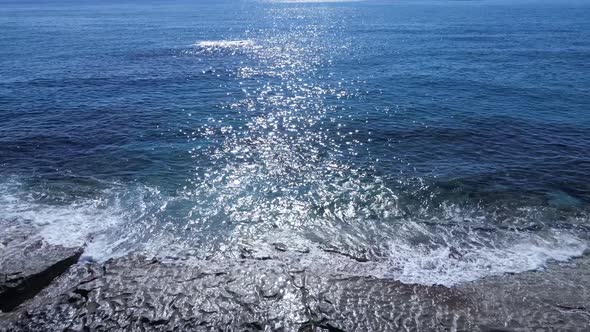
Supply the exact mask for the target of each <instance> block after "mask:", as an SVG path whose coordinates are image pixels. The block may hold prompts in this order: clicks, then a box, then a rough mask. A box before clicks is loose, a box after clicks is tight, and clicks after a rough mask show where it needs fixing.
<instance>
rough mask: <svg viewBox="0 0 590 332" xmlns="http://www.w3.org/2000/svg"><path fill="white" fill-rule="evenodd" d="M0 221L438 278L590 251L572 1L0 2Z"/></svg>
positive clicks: (162, 250)
mask: <svg viewBox="0 0 590 332" xmlns="http://www.w3.org/2000/svg"><path fill="white" fill-rule="evenodd" d="M0 218H2V219H10V220H14V222H19V221H23V220H29V221H32V222H34V223H36V224H39V225H40V226H41V227H42V228H43V236H44V237H45V239H46V240H47V241H50V242H52V243H57V244H64V245H72V244H82V243H84V244H85V245H86V252H85V254H84V259H88V260H98V261H101V260H105V259H108V258H111V257H117V256H121V255H126V254H138V253H141V254H145V255H155V256H158V257H162V258H166V257H190V258H194V259H211V260H221V259H235V260H238V259H241V258H244V257H255V258H256V257H259V258H260V257H262V258H265V257H266V256H265V255H267V256H268V255H271V256H272V255H273V253H274V252H276V251H277V250H279V251H281V252H287V253H292V255H293V257H295V258H294V259H298V260H299V261H300V262H305V264H308V265H309V266H311V267H316V268H323V269H326V270H327V271H335V270H338V271H341V272H343V273H350V274H352V275H371V276H376V277H383V278H392V279H396V280H400V281H402V282H407V283H422V284H443V285H454V284H457V283H461V282H466V281H471V280H477V279H480V278H484V277H486V276H491V275H498V274H503V273H518V272H522V271H526V270H534V269H542V268H543V267H544V266H546V265H547V264H551V263H552V262H556V261H568V260H570V259H571V258H574V257H578V256H581V255H583V254H584V252H585V251H586V250H587V249H588V248H589V246H590V2H587V1H569V2H568V1H498V0H493V1H492V0H490V1H486V0H482V1H444V0H440V1H409V0H407V1H406V0H402V1H371V0H369V1H348V2H346V1H334V0H332V1H311V0H307V1H297V0H291V1H274V0H268V1H254V0H250V1H248V0H243V1H239V0H235V1H218V0H215V1H213V0H202V1H201V0H194V1H187V0H182V1H179V0H177V1H139V0H137V1H129V0H123V1H112V0H106V1H98V0H96V1H87V0H85V1H69V0H60V1H41V0H30V1H16V0H14V1H6V0H0Z"/></svg>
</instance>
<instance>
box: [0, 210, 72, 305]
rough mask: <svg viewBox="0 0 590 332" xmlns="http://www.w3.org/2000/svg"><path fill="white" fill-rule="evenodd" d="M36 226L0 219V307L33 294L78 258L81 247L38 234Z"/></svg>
mask: <svg viewBox="0 0 590 332" xmlns="http://www.w3.org/2000/svg"><path fill="white" fill-rule="evenodd" d="M37 232H38V229H37V228H36V227H34V226H33V225H31V224H30V223H27V222H24V221H19V220H1V221H0V244H1V247H0V311H2V312H8V311H11V310H13V309H14V308H16V307H17V306H18V305H20V304H21V303H23V302H24V301H26V300H28V299H30V298H32V297H34V296H35V295H36V294H37V293H39V291H41V290H42V289H43V288H44V287H46V286H47V285H49V284H50V283H51V281H52V280H53V279H54V278H55V277H57V276H59V275H61V274H62V273H64V272H65V271H66V270H67V269H68V268H69V267H70V266H72V265H73V264H75V263H76V262H77V261H78V258H79V257H80V255H81V254H82V251H83V250H82V248H65V247H62V246H55V245H50V244H48V243H46V242H45V241H43V240H41V239H40V238H39V237H37Z"/></svg>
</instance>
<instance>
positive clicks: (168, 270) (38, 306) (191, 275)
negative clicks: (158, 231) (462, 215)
mask: <svg viewBox="0 0 590 332" xmlns="http://www.w3.org/2000/svg"><path fill="white" fill-rule="evenodd" d="M0 227H1V229H0V273H1V279H0V310H1V311H2V313H0V331H129V330H131V331H176V330H178V331H209V330H224V331H274V330H279V331H554V330H564V331H587V329H588V326H590V290H589V288H588V285H590V259H589V258H588V257H587V256H586V257H582V258H578V259H575V260H573V261H572V262H569V263H563V264H557V263H556V264H551V265H550V267H549V268H547V269H546V270H544V271H534V272H526V273H521V274H515V275H504V276H498V277H491V278H487V279H484V280H480V281H477V282H472V283H466V284H462V285H459V286H456V287H443V286H424V285H409V284H403V283H400V282H397V281H394V280H389V279H377V278H370V277H358V276H350V275H344V274H339V273H332V272H330V271H325V272H323V273H319V272H318V271H310V270H306V269H301V268H300V267H298V266H295V265H293V264H290V263H289V261H285V260H281V259H274V258H273V257H265V258H264V259H260V258H256V257H243V258H240V259H235V260H231V261H229V260H222V261H214V260H210V261H209V260H202V261H196V262H192V263H191V264H185V263H182V262H181V261H174V260H170V259H169V260H165V261H161V260H157V259H150V258H146V257H140V256H129V257H122V258H117V259H111V260H109V261H107V262H104V263H96V262H81V261H80V260H79V258H80V256H81V254H82V252H83V248H64V247H61V246H54V245H51V244H48V243H46V242H45V241H43V240H42V239H41V238H40V237H39V236H38V234H37V229H36V227H35V226H33V225H31V224H28V223H26V222H22V221H18V222H17V221H12V222H11V221H1V222H0ZM279 249H280V251H281V252H284V251H285V250H287V249H286V248H277V250H279ZM298 254H299V255H305V253H298Z"/></svg>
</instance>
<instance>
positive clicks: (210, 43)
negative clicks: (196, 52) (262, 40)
mask: <svg viewBox="0 0 590 332" xmlns="http://www.w3.org/2000/svg"><path fill="white" fill-rule="evenodd" d="M255 45H256V44H255V43H254V41H252V40H248V39H244V40H203V41H199V42H196V43H195V44H194V45H193V46H195V47H198V48H202V49H205V50H209V51H214V50H239V49H247V48H252V47H254V46H255Z"/></svg>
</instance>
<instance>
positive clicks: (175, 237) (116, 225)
mask: <svg viewBox="0 0 590 332" xmlns="http://www.w3.org/2000/svg"><path fill="white" fill-rule="evenodd" d="M32 196H33V195H31V194H30V193H27V192H26V189H24V188H23V187H22V185H21V184H20V183H18V182H16V181H12V182H11V181H9V182H5V183H2V184H0V218H2V219H15V220H16V221H15V222H18V220H19V219H22V220H30V221H32V222H33V223H34V224H36V225H38V226H39V227H41V229H42V232H41V236H42V237H44V239H45V240H46V241H48V242H50V243H53V244H59V245H65V246H71V245H85V246H86V250H85V253H84V256H86V257H89V258H92V259H95V260H99V261H101V260H106V259H108V258H111V257H117V256H121V255H125V254H126V253H129V252H140V253H146V254H152V255H156V256H161V257H163V256H167V255H177V254H184V253H187V252H196V251H206V252H205V254H206V255H211V254H213V255H214V256H215V257H218V258H224V257H225V258H231V257H236V255H239V252H240V250H242V249H241V248H248V250H250V251H252V252H254V255H262V256H273V255H275V254H277V253H279V251H277V250H276V249H275V244H276V243H282V244H284V245H286V248H288V250H287V252H286V253H281V255H283V258H285V259H286V260H290V261H291V262H295V264H298V265H300V266H302V267H303V268H306V269H313V270H317V271H318V272H321V271H329V272H338V273H344V274H350V275H364V276H373V277H380V278H392V279H396V280H399V281H402V282H405V283H420V284H427V285H432V284H442V285H447V286H451V285H455V284H458V283H463V282H469V281H473V280H477V279H481V278H484V277H487V276H493V275H499V274H503V273H519V272H524V271H529V270H536V269H540V268H543V267H544V266H545V265H546V264H547V263H548V262H551V261H567V260H569V259H571V258H573V257H578V256H581V255H583V253H584V251H585V250H587V249H588V242H587V240H586V239H585V238H584V237H583V236H582V235H579V234H576V233H575V232H573V231H572V232H569V231H558V230H553V231H547V232H539V233H536V232H514V231H503V230H497V231H495V232H482V233H477V232H470V233H469V232H467V233H465V234H457V233H456V232H455V231H451V230H450V231H448V233H446V234H445V231H444V229H446V228H447V226H444V227H441V228H437V227H435V228H434V229H429V228H428V227H425V226H424V224H420V223H415V222H406V223H404V224H402V225H400V226H399V227H398V228H395V229H394V228H391V227H390V228H389V229H383V230H382V231H384V232H386V234H390V235H388V237H390V240H389V241H385V242H386V243H383V244H379V243H373V242H371V239H370V238H365V237H364V235H363V234H362V232H363V229H362V228H358V229H356V230H354V229H351V230H350V231H351V233H350V234H344V231H343V230H342V229H339V228H337V227H336V228H335V225H334V224H329V223H328V224H327V227H329V228H330V230H322V229H319V228H316V229H315V230H314V231H316V232H318V233H317V234H316V235H317V236H319V237H320V238H321V239H320V240H319V241H318V238H317V237H315V238H314V237H312V238H309V237H307V236H306V233H307V232H310V231H311V229H308V227H312V228H313V225H303V226H302V228H301V227H295V224H294V223H295V222H297V220H301V218H305V213H304V211H303V210H302V211H295V210H293V209H292V208H291V209H290V210H293V215H292V216H291V217H293V218H292V220H286V221H285V222H286V223H287V224H290V225H291V226H289V225H283V226H282V227H280V228H276V229H275V228H272V227H270V228H269V224H268V223H267V222H260V223H248V222H246V223H240V222H236V225H235V226H234V227H233V230H232V231H230V232H228V233H220V234H221V235H219V234H217V235H214V236H213V237H212V238H215V239H216V240H219V239H221V245H219V243H216V244H214V243H212V242H207V241H208V239H205V242H198V240H197V239H196V238H195V236H194V235H195V234H196V233H190V232H188V233H187V230H185V229H183V228H182V226H181V227H180V228H174V229H171V230H169V231H164V232H160V231H159V230H158V228H157V227H155V225H156V224H157V223H158V222H160V220H159V218H160V215H158V213H159V212H161V211H162V210H166V209H167V204H168V203H169V202H173V201H171V200H170V199H169V198H168V199H165V198H162V196H161V194H160V193H159V192H158V190H157V189H154V188H148V187H137V188H136V187H133V188H123V187H119V186H115V187H113V188H112V189H108V190H104V191H103V192H101V193H100V195H98V196H99V197H97V198H95V199H81V200H74V201H73V202H70V203H67V204H48V203H43V202H41V201H39V200H38V199H34V198H33V197H32ZM204 205H206V204H204ZM243 212H244V213H245V212H246V211H243ZM267 212H268V211H267ZM276 212H277V211H274V213H276ZM351 215H352V216H353V217H355V218H357V217H358V215H355V214H354V213H352V214H351ZM289 216H290V214H289V213H288V212H287V211H284V213H283V217H285V218H287V219H288V218H289ZM250 217H251V216H250ZM228 218H232V217H231V216H228ZM343 218H344V217H343ZM247 219H249V220H251V218H247ZM344 219H346V218H344ZM365 224H366V225H365V226H367V225H368V224H369V223H365ZM316 226H317V225H316ZM227 227H231V226H227ZM354 227H358V226H354ZM195 229H196V230H195V232H197V233H202V232H201V230H199V229H198V228H195ZM437 229H438V230H437ZM365 230H366V229H365ZM207 231H208V232H215V231H214V230H207ZM329 232H332V233H329ZM355 232H360V233H359V234H356V233H355ZM223 234H225V235H223ZM490 234H491V235H490ZM340 235H342V237H343V238H344V240H342V241H341V240H333V238H336V237H338V236H340ZM581 236H582V237H581ZM413 238H414V239H413ZM416 238H420V239H427V241H422V242H421V243H422V244H419V243H416V241H415V239H416ZM201 240H202V239H201ZM433 243H434V244H435V245H432V244H433ZM371 246H376V247H378V246H381V249H379V250H378V251H379V252H380V254H379V255H377V256H370V255H369V258H370V259H369V260H368V261H364V260H360V261H359V260H358V259H355V256H357V255H356V254H358V252H359V251H358V249H359V248H360V249H361V251H363V250H365V249H366V250H371V248H370V247H371ZM326 248H336V249H335V250H334V249H330V250H326ZM354 248H356V249H354ZM383 248H386V250H384V249H383ZM195 250H196V251H195ZM355 252H356V253H355ZM195 257H196V256H195Z"/></svg>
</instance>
